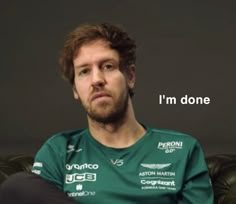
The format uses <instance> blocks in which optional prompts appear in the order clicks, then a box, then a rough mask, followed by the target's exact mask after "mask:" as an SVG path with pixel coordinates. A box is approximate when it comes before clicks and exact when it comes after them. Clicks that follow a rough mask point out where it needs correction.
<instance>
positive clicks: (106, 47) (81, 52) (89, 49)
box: [74, 39, 119, 61]
mask: <svg viewBox="0 0 236 204" xmlns="http://www.w3.org/2000/svg"><path fill="white" fill-rule="evenodd" d="M100 57H101V58H102V57H112V58H117V59H119V54H118V52H117V51H116V50H114V49H112V48H111V47H110V44H109V42H107V41H105V40H101V39H99V40H94V41H91V42H88V43H85V44H83V45H82V46H81V47H80V48H79V49H78V50H77V52H76V53H75V57H74V61H75V60H76V61H77V60H89V59H91V60H92V59H94V58H100Z"/></svg>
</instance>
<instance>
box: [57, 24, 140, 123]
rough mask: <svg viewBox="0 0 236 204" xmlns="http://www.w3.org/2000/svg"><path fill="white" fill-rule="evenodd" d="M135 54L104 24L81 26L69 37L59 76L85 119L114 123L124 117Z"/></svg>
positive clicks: (130, 44)
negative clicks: (83, 110) (69, 85)
mask: <svg viewBox="0 0 236 204" xmlns="http://www.w3.org/2000/svg"><path fill="white" fill-rule="evenodd" d="M135 51H136V46H135V43H134V41H133V40H132V39H131V38H129V37H128V35H127V33H126V32H124V31H123V30H121V29H120V28H118V27H116V26H112V25H108V24H98V25H85V26H82V27H79V28H77V29H76V30H75V31H73V32H72V33H71V34H70V35H69V38H68V40H67V41H66V43H65V46H64V50H63V53H62V56H61V59H60V63H61V65H62V73H63V75H64V77H65V78H66V79H67V80H69V81H70V83H71V84H72V85H73V93H74V97H75V99H78V100H80V101H81V103H82V105H83V107H84V108H85V110H86V112H87V114H88V117H89V119H92V120H94V121H97V122H101V123H114V122H117V121H120V120H122V119H123V118H124V117H125V115H126V113H127V108H128V106H129V105H128V104H129V101H130V97H132V95H133V91H132V90H133V88H134V84H135V58H136V53H135ZM130 105H131V104H130Z"/></svg>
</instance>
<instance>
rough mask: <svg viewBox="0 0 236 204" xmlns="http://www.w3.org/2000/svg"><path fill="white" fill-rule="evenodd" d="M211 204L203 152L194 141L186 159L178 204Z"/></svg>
mask: <svg viewBox="0 0 236 204" xmlns="http://www.w3.org/2000/svg"><path fill="white" fill-rule="evenodd" d="M201 203H204V204H213V203H214V194H213V189H212V185H211V181H210V177H209V174H208V168H207V165H206V162H205V157H204V154H203V151H202V149H201V147H200V145H199V143H198V142H197V141H196V142H195V144H194V146H193V148H192V150H191V151H190V154H189V157H188V163H187V166H186V169H185V175H184V186H183V189H182V191H181V195H180V199H179V201H178V204H201Z"/></svg>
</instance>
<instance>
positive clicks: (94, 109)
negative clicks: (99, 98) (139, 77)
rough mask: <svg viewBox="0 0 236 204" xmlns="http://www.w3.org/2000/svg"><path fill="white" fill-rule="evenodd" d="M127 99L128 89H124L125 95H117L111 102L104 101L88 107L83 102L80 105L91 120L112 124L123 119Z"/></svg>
mask: <svg viewBox="0 0 236 204" xmlns="http://www.w3.org/2000/svg"><path fill="white" fill-rule="evenodd" d="M128 99H129V93H128V90H126V93H125V95H123V96H121V97H119V98H118V100H117V101H115V103H113V104H111V103H110V102H106V101H104V102H101V103H99V104H97V105H96V106H92V105H90V106H89V107H88V106H86V105H85V104H82V105H83V107H84V108H85V110H86V112H87V115H88V117H89V118H90V119H91V120H93V121H96V122H98V123H103V124H114V123H119V122H120V121H122V120H123V119H124V117H125V114H126V112H127V108H128ZM98 106H99V107H98Z"/></svg>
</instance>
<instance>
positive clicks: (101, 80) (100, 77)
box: [92, 68, 105, 86]
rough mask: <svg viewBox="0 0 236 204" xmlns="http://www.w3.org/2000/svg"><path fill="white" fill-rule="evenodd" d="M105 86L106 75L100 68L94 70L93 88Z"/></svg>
mask: <svg viewBox="0 0 236 204" xmlns="http://www.w3.org/2000/svg"><path fill="white" fill-rule="evenodd" d="M104 84H105V77H104V73H103V72H102V70H100V69H99V68H96V69H94V70H93V73H92V86H103V85H104Z"/></svg>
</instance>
